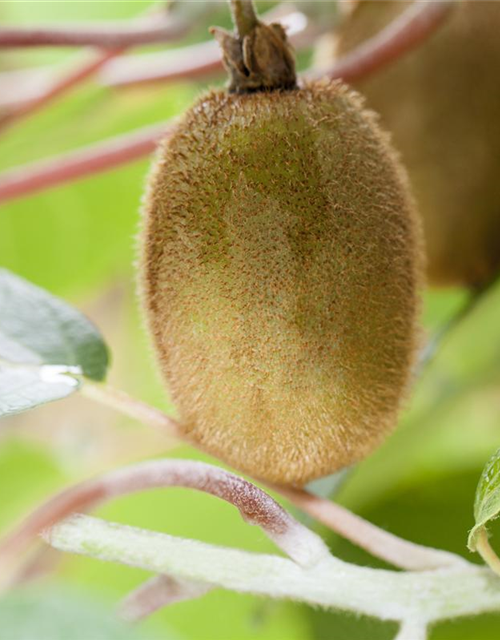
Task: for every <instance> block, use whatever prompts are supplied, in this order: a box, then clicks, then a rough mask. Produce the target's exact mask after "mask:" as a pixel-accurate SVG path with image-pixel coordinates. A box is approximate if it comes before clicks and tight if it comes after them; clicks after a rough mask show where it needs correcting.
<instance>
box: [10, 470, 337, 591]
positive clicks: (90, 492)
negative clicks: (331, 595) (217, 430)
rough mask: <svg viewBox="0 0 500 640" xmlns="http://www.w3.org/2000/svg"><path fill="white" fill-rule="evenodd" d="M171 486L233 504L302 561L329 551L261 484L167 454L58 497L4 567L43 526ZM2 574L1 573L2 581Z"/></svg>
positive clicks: (15, 538)
mask: <svg viewBox="0 0 500 640" xmlns="http://www.w3.org/2000/svg"><path fill="white" fill-rule="evenodd" d="M167 487H184V488H187V489H195V490H197V491H202V492H204V493H208V494H210V495H213V496H215V497H217V498H220V499H221V500H225V501H226V502H229V503H231V504H232V505H234V506H235V507H236V508H237V509H238V510H239V511H240V513H241V516H242V517H243V519H244V520H245V521H246V522H247V523H249V524H252V525H256V526H259V527H261V529H262V530H263V531H264V532H265V533H266V534H267V536H268V537H269V538H270V539H271V540H272V541H273V542H274V543H275V544H276V545H277V546H278V547H279V548H280V549H282V550H283V551H284V552H285V553H286V554H287V555H289V556H290V557H291V558H292V559H293V560H294V561H295V562H297V563H299V564H302V565H304V566H308V565H312V564H315V563H316V562H318V561H319V560H320V559H321V558H322V557H325V556H328V555H329V554H328V549H327V547H326V545H325V544H324V542H323V541H322V540H321V538H320V537H319V536H317V535H316V534H315V533H313V532H312V531H310V530H309V529H307V528H306V527H305V526H304V525H302V524H301V523H300V522H297V521H296V520H295V519H294V518H292V516H291V515H290V514H289V513H288V512H287V511H285V510H284V509H283V507H282V506H281V505H279V504H278V503H277V502H276V501H275V500H273V498H271V496H269V495H268V494H267V493H265V492H264V491H262V489H259V488H258V487H256V486H255V485H253V484H251V483H250V482H248V481H246V480H244V479H243V478H240V477H239V476H235V475H234V474H232V473H229V472H228V471H225V470H224V469H219V468H218V467H214V466H212V465H208V464H205V463H202V462H193V461H190V460H169V459H165V460H150V461H147V462H142V463H139V464H135V465H130V466H128V467H124V468H122V469H118V470H116V471H111V472H109V473H107V474H104V475H102V476H99V477H97V478H95V479H93V480H87V481H85V482H81V483H80V484H76V485H74V486H72V487H69V488H68V489H66V490H64V491H62V492H61V493H59V494H57V495H55V496H53V497H52V498H51V499H50V500H48V501H47V502H45V503H44V504H42V505H41V506H39V507H38V508H37V509H35V510H34V511H33V512H32V513H31V514H30V515H29V517H28V518H27V519H26V520H25V521H24V522H23V523H21V525H20V526H19V527H17V529H15V530H14V531H12V532H11V534H10V535H9V536H7V537H6V538H5V539H4V540H3V541H2V543H1V544H0V561H1V563H2V566H3V564H4V563H8V561H12V559H13V558H15V557H16V556H17V555H18V554H19V553H20V552H22V551H23V550H24V549H25V548H26V547H28V546H29V545H30V544H31V543H32V542H33V540H34V539H35V538H36V536H37V535H38V534H39V533H40V531H42V530H43V529H45V528H47V527H50V526H52V525H53V524H54V523H55V522H57V521H59V520H61V519H63V518H66V517H67V516H68V515H70V514H72V513H74V512H75V511H88V510H89V509H91V508H94V507H96V506H97V505H99V504H102V503H104V502H106V501H109V500H111V499H116V498H117V497H119V496H123V495H129V494H131V493H137V492H139V491H145V490H148V489H158V488H167ZM4 574H5V572H4ZM3 578H4V575H2V574H1V573H0V580H2V579H3ZM8 578H9V579H11V576H10V575H9V576H8Z"/></svg>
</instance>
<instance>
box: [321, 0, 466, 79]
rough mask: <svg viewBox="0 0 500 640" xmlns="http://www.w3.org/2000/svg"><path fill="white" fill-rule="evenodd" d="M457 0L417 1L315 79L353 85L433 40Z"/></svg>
mask: <svg viewBox="0 0 500 640" xmlns="http://www.w3.org/2000/svg"><path fill="white" fill-rule="evenodd" d="M455 4H456V0H439V1H434V0H432V1H431V2H418V1H415V2H413V3H412V4H411V6H410V7H409V8H408V9H407V10H406V11H405V12H404V13H403V14H402V15H401V16H399V17H398V18H396V20H394V22H392V23H391V24H389V25H388V26H387V27H385V29H382V31H380V33H378V34H377V35H375V36H373V38H370V39H369V40H367V41H366V42H364V43H363V44H361V45H360V46H359V47H357V48H356V49H354V50H353V51H352V52H351V53H349V54H347V55H346V56H344V57H343V58H341V59H340V60H339V61H338V62H337V63H336V64H335V65H334V66H333V67H332V68H331V69H330V70H327V71H326V72H325V71H322V72H317V73H315V74H312V77H322V76H325V75H326V76H327V77H329V78H332V79H337V78H338V79H341V80H344V81H345V82H352V81H353V80H357V79H358V78H362V77H365V76H367V75H368V74H370V73H373V72H374V71H377V70H378V69H380V68H382V67H384V66H385V65H387V64H389V63H390V62H393V61H395V60H398V59H399V58H400V57H401V56H403V55H404V54H405V53H407V52H409V51H411V50H412V49H414V48H415V47H417V46H418V45H420V44H421V43H422V42H424V41H425V40H426V39H427V38H428V37H430V36H431V35H432V34H433V33H434V32H435V31H436V30H437V29H438V28H439V27H440V26H441V25H442V24H443V23H444V22H445V20H446V19H447V18H448V16H449V14H450V12H451V10H452V8H453V6H454V5H455Z"/></svg>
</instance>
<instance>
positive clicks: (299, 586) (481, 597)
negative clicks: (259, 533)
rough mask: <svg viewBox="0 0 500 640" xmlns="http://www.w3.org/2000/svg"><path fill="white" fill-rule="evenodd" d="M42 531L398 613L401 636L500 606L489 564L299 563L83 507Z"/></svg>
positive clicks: (254, 588) (240, 585)
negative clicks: (405, 567)
mask: <svg viewBox="0 0 500 640" xmlns="http://www.w3.org/2000/svg"><path fill="white" fill-rule="evenodd" d="M43 538H44V539H45V541H46V542H48V543H49V544H50V545H52V546H54V547H55V548H56V549H59V550H61V551H66V552H69V553H77V554H81V555H84V556H90V557H92V558H96V559H99V560H104V561H107V562H119V563H122V564H125V565H129V566H133V567H139V568H141V569H145V570H148V571H152V572H154V573H159V574H167V575H169V576H173V577H175V578H176V579H181V580H188V581H194V582H196V583H198V584H200V583H201V584H205V585H207V586H211V587H220V588H224V589H230V590H232V591H237V592H240V593H253V594H257V595H265V596H268V597H272V598H280V599H283V598H290V599H293V600H296V601H302V602H308V603H310V604H313V605H320V606H324V607H330V608H338V609H343V610H347V611H354V612H358V613H363V614H365V615H369V616H375V617H378V618H381V619H383V620H396V621H400V622H402V623H403V624H402V633H401V634H400V636H399V638H400V640H403V638H404V639H405V640H409V638H411V640H414V638H415V636H410V635H408V634H409V632H410V630H416V629H418V630H419V632H420V631H422V630H423V629H425V627H426V626H427V625H428V624H429V623H432V622H435V621H437V620H442V619H446V618H456V617H459V616H467V615H471V614H477V613H482V612H487V611H496V610H498V609H499V608H500V578H499V577H498V576H495V574H493V573H492V572H491V571H490V570H489V569H488V568H487V567H478V566H476V565H472V564H470V565H467V566H464V567H461V568H453V569H451V568H448V569H441V570H440V571H422V572H416V573H414V572H397V571H386V570H382V569H371V568H367V567H360V566H357V565H353V564H349V563H346V562H343V561H341V560H339V559H338V558H335V557H333V556H331V555H327V556H325V557H322V558H321V559H320V560H319V561H318V562H317V563H316V564H314V565H309V566H301V565H299V564H297V563H295V562H293V561H292V560H289V559H287V558H281V557H278V556H275V555H265V554H260V553H249V552H246V551H242V550H239V549H232V548H224V547H217V546H214V545H210V544H207V543H204V542H200V541H194V540H186V539H181V538H176V537H174V536H171V535H167V534H164V533H158V532H153V531H145V530H142V529H137V528H134V527H127V526H123V525H120V524H115V523H111V522H105V521H103V520H99V519H97V518H92V517H89V516H83V515H77V516H73V517H72V518H69V519H66V520H64V521H62V522H60V523H58V524H56V525H55V526H53V527H52V528H51V529H50V530H48V531H45V532H44V534H43ZM417 594H418V597H416V596H417ZM410 623H411V624H410ZM417 623H418V626H417ZM403 631H404V634H403ZM417 637H419V636H417ZM420 637H421V638H424V637H425V636H422V635H421V634H420Z"/></svg>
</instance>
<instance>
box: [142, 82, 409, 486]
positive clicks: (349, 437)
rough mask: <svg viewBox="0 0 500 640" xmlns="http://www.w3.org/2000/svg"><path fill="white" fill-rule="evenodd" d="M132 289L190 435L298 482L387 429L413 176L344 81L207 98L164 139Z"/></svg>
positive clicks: (392, 411) (404, 347)
mask: <svg viewBox="0 0 500 640" xmlns="http://www.w3.org/2000/svg"><path fill="white" fill-rule="evenodd" d="M140 244H141V253H140V260H139V275H140V293H141V297H142V302H143V306H144V309H145V315H146V318H147V322H148V325H149V329H150V331H151V334H152V336H153V341H154V350H155V352H156V355H157V357H158V360H159V364H160V368H161V371H162V374H163V376H164V378H165V380H166V382H167V383H168V386H169V388H170V391H171V394H172V397H173V400H174V402H175V404H176V406H177V408H178V411H179V415H180V421H181V424H182V428H183V430H184V432H185V434H186V435H187V436H188V437H189V438H191V439H192V440H193V441H194V442H196V443H197V444H198V445H199V446H200V447H201V448H203V449H204V450H206V451H208V452H210V453H212V454H214V455H215V456H217V457H219V458H220V459H222V460H224V461H226V462H228V463H229V464H231V465H232V466H233V467H236V468H237V469H239V470H242V471H244V472H248V473H249V474H251V475H253V476H254V477H257V478H261V479H264V480H267V481H271V482H274V483H280V484H293V485H303V484H304V483H306V482H307V481H309V480H312V479H314V478H318V477H321V476H323V475H327V474H329V473H332V472H334V471H336V470H338V469H340V468H342V467H345V466H347V465H350V464H352V463H354V462H356V461H357V460H360V459H362V458H363V457H365V456H366V455H367V454H368V453H370V452H371V451H372V450H373V449H374V448H375V447H376V446H377V445H378V444H380V443H381V442H382V440H383V439H384V437H385V436H386V434H387V433H388V432H389V431H390V430H391V429H392V428H393V426H394V425H395V422H396V416H397V412H398V408H399V406H400V403H401V400H402V397H403V396H404V393H405V390H406V388H407V385H408V382H409V377H410V371H411V368H412V365H413V362H414V355H415V348H416V342H417V340H416V335H417V330H416V324H417V311H418V306H419V305H418V288H419V274H420V266H421V250H420V236H419V228H418V223H417V221H416V216H415V214H414V210H413V207H412V202H411V199H410V197H409V191H408V187H407V181H406V177H405V174H404V173H403V171H402V169H401V167H400V165H399V162H398V160H397V158H396V157H395V154H394V152H393V150H392V148H391V146H390V144H389V142H388V139H387V137H386V136H385V135H384V134H383V133H381V131H380V130H379V127H378V125H377V122H376V119H375V117H374V116H373V114H372V113H370V112H367V111H365V110H364V109H363V106H362V103H361V99H360V97H359V96H358V95H357V94H355V93H353V92H352V91H351V90H349V89H348V88H346V87H345V86H343V85H341V84H339V83H321V82H318V83H314V84H308V85H306V86H304V87H303V88H301V89H293V90H287V91H283V90H276V91H257V92H252V93H244V94H242V95H240V94H236V93H233V94H228V93H227V92H225V91H212V92H210V93H208V94H206V95H203V96H202V97H201V98H200V99H199V100H198V101H197V102H196V103H195V104H194V106H193V107H192V108H191V109H189V111H188V112H187V113H186V114H185V115H184V117H183V118H182V120H181V121H180V122H179V123H178V126H177V128H176V131H175V133H174V134H173V135H172V136H171V137H170V138H169V139H168V140H166V141H165V142H164V143H163V144H162V145H161V147H160V149H159V153H158V156H157V159H156V161H155V163H154V165H153V169H152V172H151V175H150V177H149V183H148V187H147V193H146V196H145V200H144V206H143V225H142V233H141V237H140Z"/></svg>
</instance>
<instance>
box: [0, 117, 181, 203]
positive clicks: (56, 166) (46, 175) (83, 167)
mask: <svg viewBox="0 0 500 640" xmlns="http://www.w3.org/2000/svg"><path fill="white" fill-rule="evenodd" d="M171 132H172V124H171V122H163V123H161V124H157V125H153V126H151V127H145V128H143V129H138V130H136V131H133V132H131V133H127V134H125V135H122V136H118V137H116V138H110V139H108V140H105V141H103V142H99V143H98V144H94V145H91V146H89V147H84V148H83V149H79V150H77V151H72V152H70V153H67V154H63V155H60V156H57V157H55V158H53V159H48V160H41V161H39V162H33V163H32V164H29V165H23V166H21V167H15V168H14V169H9V170H7V171H5V172H4V173H3V174H1V175H0V202H7V201H8V200H13V199H14V198H19V197H21V196H27V195H30V194H33V193H37V192H38V191H43V190H44V189H48V188H49V187H54V186H56V185H60V184H64V183H65V182H70V181H72V180H77V179H80V178H84V177H86V176H90V175H93V174H96V173H100V172H102V171H106V170H108V169H111V168H114V167H118V166H120V165H122V164H126V163H127V162H131V161H132V160H136V159H138V158H142V157H143V156H145V155H147V154H148V153H151V152H152V151H154V150H155V148H156V145H157V143H158V141H159V140H160V139H161V138H162V137H163V136H166V135H168V134H169V133H171Z"/></svg>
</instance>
